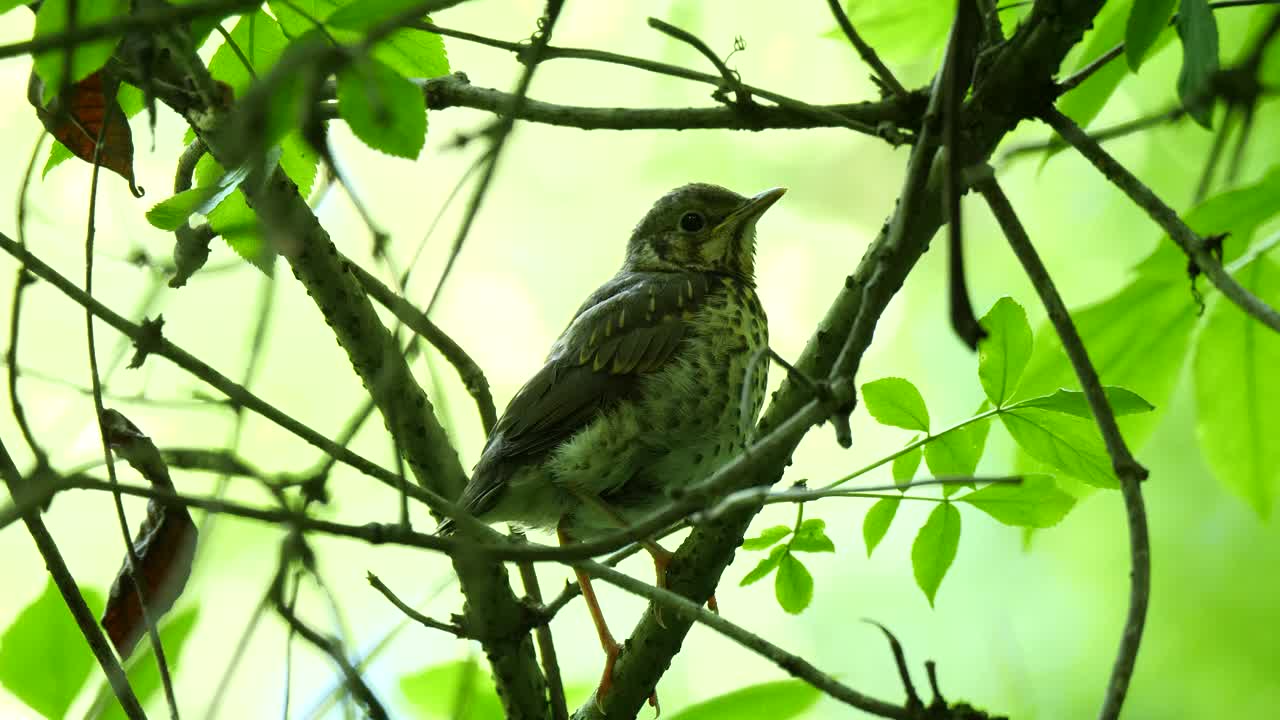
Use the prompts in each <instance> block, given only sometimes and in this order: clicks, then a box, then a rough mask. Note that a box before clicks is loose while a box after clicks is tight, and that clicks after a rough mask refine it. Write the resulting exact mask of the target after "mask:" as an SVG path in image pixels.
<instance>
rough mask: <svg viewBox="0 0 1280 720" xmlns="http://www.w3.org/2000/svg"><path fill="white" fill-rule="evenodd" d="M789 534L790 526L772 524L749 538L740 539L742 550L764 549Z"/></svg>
mask: <svg viewBox="0 0 1280 720" xmlns="http://www.w3.org/2000/svg"><path fill="white" fill-rule="evenodd" d="M790 534H791V528H789V527H787V526H786V525H774V526H773V527H770V528H765V529H764V530H761V531H760V534H759V535H757V536H756V537H753V538H751V539H749V540H743V541H742V549H743V550H764V549H765V548H767V547H770V546H772V545H774V544H775V543H777V542H778V541H779V540H781V539H782V538H784V537H786V536H788V535H790Z"/></svg>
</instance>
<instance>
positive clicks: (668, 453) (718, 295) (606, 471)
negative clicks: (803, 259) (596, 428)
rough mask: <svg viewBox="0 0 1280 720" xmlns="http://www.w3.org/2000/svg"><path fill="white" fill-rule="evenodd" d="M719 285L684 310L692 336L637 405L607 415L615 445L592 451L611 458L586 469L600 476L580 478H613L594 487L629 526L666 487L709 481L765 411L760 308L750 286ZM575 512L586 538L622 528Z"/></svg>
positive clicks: (764, 326) (764, 335)
mask: <svg viewBox="0 0 1280 720" xmlns="http://www.w3.org/2000/svg"><path fill="white" fill-rule="evenodd" d="M714 282H715V283H718V286H713V288H714V289H712V290H711V291H710V292H709V293H708V296H707V300H706V302H705V303H704V304H703V305H702V306H701V307H699V308H698V309H697V310H696V311H693V312H690V313H687V314H686V316H685V321H686V322H687V323H689V325H688V330H689V331H688V334H687V335H686V336H685V338H684V340H682V341H681V345H680V347H679V348H678V350H677V351H676V353H675V355H674V356H673V357H672V358H671V359H670V360H669V361H668V362H667V363H666V365H665V366H664V367H663V369H662V370H661V371H660V372H657V373H654V374H653V376H652V377H650V378H649V379H647V380H646V381H645V386H644V390H643V392H642V393H641V397H640V398H638V402H636V403H633V404H628V405H627V406H626V407H624V408H621V409H620V410H619V412H617V413H611V414H610V415H611V417H608V418H607V419H605V423H604V424H605V425H608V426H610V427H611V428H612V431H611V432H609V433H608V434H609V435H611V436H612V437H611V438H610V439H611V440H612V442H608V443H607V445H609V446H611V447H609V448H607V449H606V448H605V447H601V446H599V445H597V447H595V448H594V450H595V451H596V452H592V453H591V454H592V455H594V456H595V458H597V459H598V460H601V461H604V460H605V458H606V457H607V458H609V460H608V461H606V462H609V465H610V467H607V468H606V467H602V465H603V464H604V463H603V462H591V463H588V464H589V465H591V466H593V467H592V470H593V471H594V472H596V473H599V474H597V475H596V477H594V478H592V479H591V480H586V479H585V478H584V480H586V482H588V483H592V484H595V483H599V482H600V481H601V480H602V479H603V477H602V476H607V477H609V478H610V479H609V480H607V481H606V482H607V483H608V487H606V488H600V486H599V485H597V486H596V489H597V490H603V492H600V494H599V497H600V499H601V500H603V501H604V502H605V503H607V504H608V506H609V507H610V508H611V509H612V510H613V511H616V513H617V514H618V515H621V516H622V518H623V519H625V520H627V521H633V520H636V519H639V518H641V517H643V516H645V515H646V514H648V513H649V512H651V511H653V510H654V509H656V508H657V507H659V506H660V504H661V503H662V502H664V501H665V498H666V496H667V494H668V491H669V489H670V488H672V487H678V486H683V485H689V484H692V483H696V482H698V481H700V480H703V479H705V478H707V477H709V476H710V475H711V474H712V473H714V472H715V471H716V470H717V469H719V468H720V467H721V466H722V465H723V464H724V463H725V462H727V461H728V460H730V459H731V458H732V457H734V455H735V454H736V453H737V452H738V451H739V450H740V449H741V448H742V447H743V443H744V442H745V440H746V437H747V431H748V430H749V429H750V427H751V426H752V425H753V424H754V422H755V419H756V416H757V415H758V414H759V412H760V406H761V404H762V403H763V401H764V393H765V385H766V382H767V379H768V368H769V363H768V359H767V358H766V357H764V353H763V352H762V351H763V350H764V349H765V348H766V347H768V343H769V335H768V322H767V319H766V317H765V313H764V309H763V307H762V306H761V304H760V300H759V298H758V297H757V296H756V292H755V289H754V288H752V287H751V286H749V285H747V284H746V283H743V282H741V281H738V280H734V279H730V278H717V279H716V280H715V281H714ZM748 376H749V377H748ZM744 388H745V390H746V391H745V392H744ZM744 406H745V411H744ZM744 422H745V425H744ZM601 451H603V452H601ZM597 453H598V454H597ZM564 479H565V480H569V482H573V480H572V479H570V478H564ZM571 515H572V516H573V517H572V521H571V524H572V525H573V526H574V527H575V529H576V530H577V532H578V533H579V534H582V535H591V534H595V533H599V532H604V531H607V530H610V529H614V528H616V527H617V525H618V518H616V517H615V518H608V517H603V516H601V514H600V513H598V512H594V511H593V510H592V509H591V508H587V507H579V508H576V509H575V511H574V512H572V513H571Z"/></svg>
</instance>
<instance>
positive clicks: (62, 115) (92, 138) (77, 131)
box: [27, 70, 143, 197]
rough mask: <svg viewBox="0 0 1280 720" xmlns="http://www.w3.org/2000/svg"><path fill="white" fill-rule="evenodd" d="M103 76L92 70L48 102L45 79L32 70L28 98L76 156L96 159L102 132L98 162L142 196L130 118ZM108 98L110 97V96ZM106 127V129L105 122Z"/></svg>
mask: <svg viewBox="0 0 1280 720" xmlns="http://www.w3.org/2000/svg"><path fill="white" fill-rule="evenodd" d="M118 85H119V83H118V82H112V81H109V80H107V79H105V78H104V76H103V71H101V70H99V71H98V72H95V73H93V74H92V75H90V76H88V77H86V78H85V79H83V80H81V81H80V82H78V83H75V84H73V85H72V86H71V87H70V88H69V89H68V90H67V91H66V92H65V93H64V94H62V95H60V96H59V97H57V98H56V99H54V100H53V101H52V102H51V103H49V105H48V106H45V105H44V104H43V101H42V98H43V95H44V83H43V82H41V81H40V79H39V78H38V77H37V76H36V74H35V73H34V72H33V73H31V79H30V81H29V84H28V88H27V99H28V100H29V101H30V102H31V104H32V105H33V106H35V109H36V115H37V116H38V117H39V118H40V122H41V123H42V124H43V125H44V126H45V129H47V130H48V131H49V133H50V134H51V135H53V136H54V137H55V138H57V139H58V142H60V143H62V144H63V145H64V146H66V148H67V149H68V150H70V151H71V152H72V154H74V155H75V156H76V157H78V158H80V159H81V160H84V161H85V162H87V163H90V164H92V163H93V160H94V158H93V149H94V145H95V144H96V143H97V141H98V136H99V134H102V149H101V150H100V151H99V153H98V162H99V164H100V165H101V166H102V167H104V168H106V169H108V170H110V171H112V172H114V173H116V174H117V175H119V176H120V177H122V178H124V179H125V180H128V181H129V191H130V192H132V193H133V195H134V197H142V195H143V190H142V188H140V187H138V185H137V184H136V183H135V182H134V178H133V133H132V131H130V129H129V121H128V119H127V118H126V117H125V115H124V111H123V110H121V109H120V103H118V102H116V92H115V91H116V86H118ZM108 98H110V99H109V100H108ZM104 123H105V125H106V131H105V132H104V131H103V125H104Z"/></svg>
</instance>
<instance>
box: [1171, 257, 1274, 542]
mask: <svg viewBox="0 0 1280 720" xmlns="http://www.w3.org/2000/svg"><path fill="white" fill-rule="evenodd" d="M1238 274H1239V280H1240V282H1241V284H1243V285H1244V286H1245V287H1247V288H1249V289H1250V290H1252V291H1253V292H1254V294H1256V295H1257V296H1258V297H1259V298H1261V299H1262V300H1263V301H1264V302H1266V303H1268V304H1269V305H1271V306H1272V307H1277V305H1280V264H1277V263H1276V262H1275V261H1273V260H1270V259H1268V258H1260V259H1258V260H1255V261H1253V262H1252V263H1250V264H1249V265H1248V266H1247V267H1246V268H1244V269H1243V270H1242V271H1241V272H1240V273H1238ZM1278 368H1280V335H1277V334H1276V333H1275V332H1273V331H1271V330H1270V329H1268V328H1266V327H1263V326H1262V325H1261V324H1260V323H1258V322H1257V321H1256V320H1254V319H1253V318H1251V317H1249V316H1248V315H1246V314H1244V313H1243V312H1241V311H1240V309H1239V308H1237V307H1236V306H1235V305H1234V304H1232V303H1230V302H1227V301H1226V300H1224V299H1222V298H1219V299H1218V300H1217V302H1215V303H1214V304H1213V307H1212V309H1210V310H1209V316H1208V318H1207V319H1206V321H1205V325H1204V328H1203V329H1202V330H1201V332H1200V338H1199V342H1198V343H1197V345H1196V351H1195V360H1194V364H1193V369H1194V378H1195V389H1196V404H1197V406H1198V407H1199V413H1198V415H1197V417H1196V428H1197V431H1198V432H1199V435H1200V446H1201V450H1202V452H1203V453H1204V458H1205V461H1206V462H1207V463H1208V465H1209V468H1210V469H1211V470H1212V471H1213V474H1214V475H1216V476H1217V477H1218V479H1219V480H1220V481H1221V482H1222V483H1223V484H1224V485H1226V487H1227V488H1228V489H1230V490H1231V491H1232V492H1234V493H1235V494H1237V495H1239V496H1240V497H1242V498H1244V499H1245V500H1247V501H1248V502H1249V504H1250V505H1251V506H1252V507H1253V509H1254V511H1255V512H1257V513H1258V515H1259V516H1261V517H1262V518H1264V519H1265V518H1267V517H1268V516H1269V515H1270V513H1271V509H1272V507H1273V506H1274V504H1275V498H1276V495H1277V494H1278V493H1280V442H1277V440H1276V439H1277V438H1278V437H1280V372H1277V369H1278Z"/></svg>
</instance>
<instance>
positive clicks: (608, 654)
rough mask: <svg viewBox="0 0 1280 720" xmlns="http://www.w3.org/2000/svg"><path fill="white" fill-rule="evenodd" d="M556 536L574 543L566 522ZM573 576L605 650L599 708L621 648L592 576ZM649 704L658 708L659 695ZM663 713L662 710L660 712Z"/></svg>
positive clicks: (562, 541) (565, 542) (564, 542)
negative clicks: (598, 598) (610, 627)
mask: <svg viewBox="0 0 1280 720" xmlns="http://www.w3.org/2000/svg"><path fill="white" fill-rule="evenodd" d="M556 535H557V537H559V539H560V544H561V545H568V544H569V543H572V542H573V538H572V537H570V536H569V531H568V530H566V529H565V527H564V521H563V520H561V521H560V524H559V525H558V526H557V527H556ZM573 574H574V575H576V576H577V577H578V587H580V588H582V599H583V600H584V601H586V603H587V612H589V613H591V622H592V623H593V624H594V625H595V626H596V634H597V635H598V636H599V637H600V647H601V648H603V649H604V672H603V673H602V674H601V677H600V686H599V687H598V688H596V706H597V707H599V706H600V703H601V701H602V700H603V699H604V696H605V695H608V694H609V689H610V688H612V687H613V666H614V664H615V663H616V662H617V661H618V653H619V652H621V649H622V648H621V646H620V645H618V641H617V640H615V639H614V637H613V633H611V632H609V626H608V624H606V623H605V621H604V611H602V610H601V609H600V601H599V600H597V599H596V591H595V588H593V587H592V586H591V576H590V575H587V573H586V572H584V571H582V570H579V569H578V568H574V569H573ZM649 704H650V705H652V706H653V707H654V708H655V709H656V708H658V693H657V691H654V693H653V694H652V695H650V696H649ZM659 712H661V710H659Z"/></svg>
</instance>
